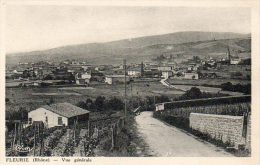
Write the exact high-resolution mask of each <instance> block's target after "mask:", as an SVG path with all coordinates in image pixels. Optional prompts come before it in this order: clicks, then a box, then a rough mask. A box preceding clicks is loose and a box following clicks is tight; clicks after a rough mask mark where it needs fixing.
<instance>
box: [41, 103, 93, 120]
mask: <svg viewBox="0 0 260 165" xmlns="http://www.w3.org/2000/svg"><path fill="white" fill-rule="evenodd" d="M42 108H45V109H47V110H49V111H52V112H54V113H57V114H59V115H61V116H64V117H67V118H70V117H74V116H79V115H83V114H86V113H89V111H88V110H85V109H82V108H80V107H77V106H75V105H72V104H70V103H57V104H51V105H45V106H43V107H42Z"/></svg>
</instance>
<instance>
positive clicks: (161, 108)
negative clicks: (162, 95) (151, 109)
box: [155, 103, 164, 111]
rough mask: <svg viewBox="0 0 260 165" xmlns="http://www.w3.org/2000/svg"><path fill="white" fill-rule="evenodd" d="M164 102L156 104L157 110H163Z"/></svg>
mask: <svg viewBox="0 0 260 165" xmlns="http://www.w3.org/2000/svg"><path fill="white" fill-rule="evenodd" d="M163 110H164V103H159V104H155V111H163Z"/></svg>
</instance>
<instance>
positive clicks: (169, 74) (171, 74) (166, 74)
mask: <svg viewBox="0 0 260 165" xmlns="http://www.w3.org/2000/svg"><path fill="white" fill-rule="evenodd" d="M171 76H173V72H172V71H171V70H168V71H162V77H163V78H166V79H167V78H169V77H171Z"/></svg>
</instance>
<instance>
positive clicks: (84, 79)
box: [75, 72, 91, 85]
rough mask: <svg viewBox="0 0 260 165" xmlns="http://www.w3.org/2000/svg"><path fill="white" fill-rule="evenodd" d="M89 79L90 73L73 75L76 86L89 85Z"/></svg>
mask: <svg viewBox="0 0 260 165" xmlns="http://www.w3.org/2000/svg"><path fill="white" fill-rule="evenodd" d="M90 78H91V73H88V72H85V73H77V74H76V75H75V79H76V84H78V85H84V84H89V82H90Z"/></svg>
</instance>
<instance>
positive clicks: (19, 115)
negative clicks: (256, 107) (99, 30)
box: [6, 48, 251, 156]
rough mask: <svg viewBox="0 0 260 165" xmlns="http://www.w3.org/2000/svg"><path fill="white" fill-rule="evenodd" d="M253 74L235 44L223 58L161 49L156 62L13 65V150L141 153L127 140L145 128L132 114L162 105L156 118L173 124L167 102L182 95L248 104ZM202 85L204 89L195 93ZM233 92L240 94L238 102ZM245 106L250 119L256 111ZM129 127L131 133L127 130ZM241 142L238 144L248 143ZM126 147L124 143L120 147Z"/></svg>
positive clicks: (9, 78)
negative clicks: (234, 51) (179, 55)
mask: <svg viewBox="0 0 260 165" xmlns="http://www.w3.org/2000/svg"><path fill="white" fill-rule="evenodd" d="M250 72H251V63H250V59H240V58H239V57H237V56H233V55H231V53H230V50H229V48H228V49H227V52H226V55H225V56H224V57H222V58H213V57H206V58H203V59H201V58H200V57H198V56H192V57H191V58H190V59H187V60H184V61H182V62H180V63H176V62H174V58H173V57H172V55H158V57H157V58H156V59H151V60H150V61H141V62H140V63H127V61H126V60H122V64H117V65H105V64H104V65H92V64H89V63H88V62H87V60H86V61H82V60H80V61H79V60H64V61H62V62H59V63H55V62H50V61H40V62H37V63H19V64H17V65H14V66H7V70H6V89H7V95H6V106H7V107H6V108H7V113H6V123H7V128H6V129H7V134H6V136H7V137H8V138H7V139H9V140H7V142H6V145H7V148H8V149H7V151H6V154H7V155H9V156H11V155H28V156H30V155H33V156H48V155H49V156H50V155H54V156H94V155H96V156H98V155H99V154H100V155H104V154H105V155H106V154H108V153H107V152H105V153H104V148H106V149H105V151H111V150H112V151H113V150H115V149H116V148H117V153H116V154H118V153H120V151H121V150H122V148H124V149H123V150H124V152H126V153H125V154H123V155H128V156H129V154H130V155H135V154H136V152H137V151H129V147H130V148H131V147H133V146H129V144H125V143H124V142H122V141H124V140H126V141H129V140H130V141H131V138H130V139H129V138H127V139H124V138H125V137H124V136H126V135H127V136H130V135H131V136H137V134H138V133H137V132H136V130H135V131H134V132H133V130H132V129H133V128H132V125H133V124H134V123H135V121H133V118H132V117H134V116H136V115H139V114H140V113H141V112H143V111H154V115H155V117H157V118H159V119H161V120H165V121H166V122H167V120H168V119H164V117H165V114H164V113H162V112H167V111H166V110H165V105H166V104H165V102H171V101H174V100H176V99H177V100H178V99H180V100H183V99H184V100H185V99H195V98H202V99H203V98H207V97H213V98H214V97H224V98H223V99H224V100H230V99H231V100H232V101H230V102H228V103H231V102H234V104H240V103H241V102H242V104H247V103H248V101H249V100H250V99H249V98H248V97H247V96H245V95H249V94H250V92H251V88H250V87H251V85H250V79H251V74H250ZM231 82H232V83H233V84H232V83H231ZM192 87H196V88H194V89H195V90H194V89H192ZM196 89H198V90H199V92H202V93H199V94H198V95H196V94H195V95H194V96H193V98H192V97H191V98H189V97H187V94H188V93H189V92H191V91H192V90H194V91H196ZM16 90H17V91H19V92H16ZM18 93H20V94H18ZM17 94H18V95H17ZM28 94H29V95H28ZM199 95H201V96H199ZM229 96H232V97H235V98H236V97H238V98H237V99H235V101H234V99H232V98H229ZM182 97H184V98H182ZM225 97H227V98H225ZM240 100H242V101H240ZM198 102H203V101H200V100H198ZM243 102H246V103H243ZM202 105H203V106H204V105H205V104H202ZM205 106H208V105H205ZM220 106H222V103H221V105H220ZM230 106H231V105H230ZM235 106H236V105H235ZM166 109H167V108H166ZM222 109H223V108H222ZM224 109H225V108H224ZM164 110H165V111H164ZM244 110H245V112H246V114H247V116H246V117H248V113H249V111H250V110H249V109H247V108H246V109H244ZM244 110H243V112H244ZM190 112H192V111H190ZM214 112H215V110H214ZM224 112H226V111H225V110H224ZM168 113H169V112H167V114H168ZM229 113H231V115H234V113H235V114H236V115H243V113H242V112H241V113H242V114H241V113H237V112H229ZM229 113H228V114H229ZM129 116H132V117H131V118H130V119H129ZM126 117H127V118H126ZM187 117H189V115H188V116H185V119H184V121H186V118H187ZM183 125H187V123H183ZM188 128H189V127H188ZM243 128H245V126H244V124H243ZM124 129H127V131H126V132H124V133H122V132H121V131H122V130H124ZM129 130H130V132H129ZM243 130H244V129H243ZM131 131H132V132H131ZM129 133H130V135H129ZM122 134H123V135H122ZM25 135H26V137H24V136H25ZM117 136H119V137H117ZM245 136H246V135H244V134H243V137H245ZM104 137H105V138H104ZM26 139H27V140H26ZM104 139H105V140H104ZM102 141H103V142H102ZM225 142H226V141H225ZM225 142H224V143H225ZM100 143H101V144H102V145H101V146H102V147H101V149H100V148H99V147H100ZM107 143H109V145H108V144H107ZM110 143H111V144H110ZM136 143H137V145H139V143H141V142H140V141H138V142H136ZM237 143H238V142H237V141H236V148H238V147H239V145H240V143H238V144H237ZM25 144H26V145H27V146H30V147H31V148H33V149H32V150H28V151H27V152H26V153H23V151H20V152H19V151H16V149H15V147H16V146H17V145H18V146H20V145H25ZM107 145H108V146H109V147H108V146H107ZM119 145H123V147H122V146H121V148H120V147H119V148H118V146H119ZM232 145H233V143H232ZM246 145H247V146H248V144H246ZM98 146H99V147H98ZM243 146H245V143H243ZM134 147H137V146H134ZM95 148H99V151H97V149H95ZM102 150H103V151H102ZM126 150H127V151H126ZM247 150H248V147H247ZM101 151H102V152H101ZM121 152H122V151H121ZM129 152H130V153H129ZM146 154H147V153H146ZM108 155H110V154H108ZM144 155H145V154H144ZM106 156H107V155H106ZM110 156H111V155H110ZM139 156H140V155H139Z"/></svg>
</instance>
